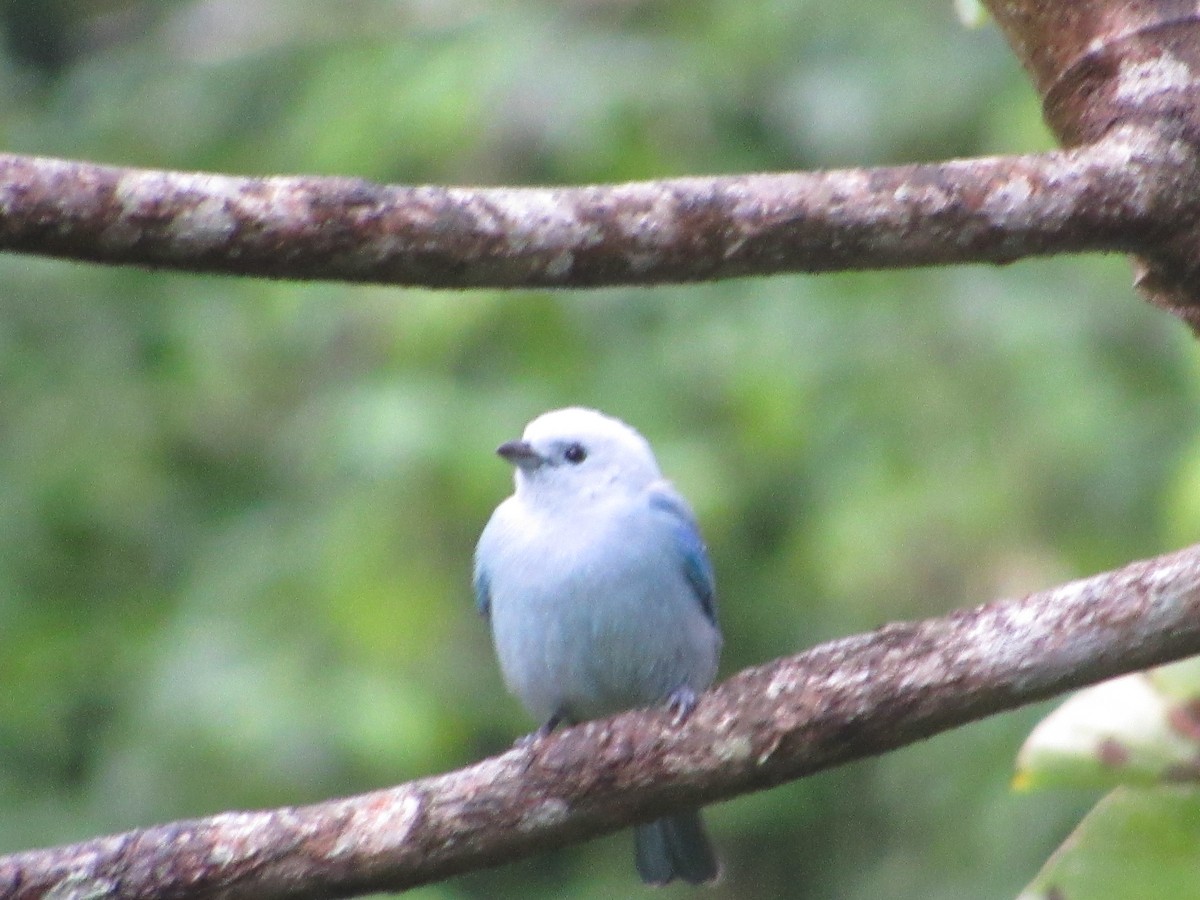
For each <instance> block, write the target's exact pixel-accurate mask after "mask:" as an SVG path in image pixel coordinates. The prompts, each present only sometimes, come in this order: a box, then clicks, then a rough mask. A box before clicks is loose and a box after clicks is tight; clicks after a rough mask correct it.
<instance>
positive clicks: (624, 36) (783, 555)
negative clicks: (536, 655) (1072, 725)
mask: <svg viewBox="0 0 1200 900" xmlns="http://www.w3.org/2000/svg"><path fill="white" fill-rule="evenodd" d="M0 36H2V37H3V39H4V44H3V49H2V53H3V56H2V57H0V146H3V147H4V148H6V149H8V150H11V151H15V152H24V153H36V154H45V155H61V156H68V157H75V158H83V159H90V160H96V161H105V162H112V163H118V164H130V165H145V166H163V167H169V168H176V169H211V170H218V171H227V172H234V173H247V174H272V173H278V172H307V173H328V174H339V175H354V176H361V177H365V178H370V179H376V180H380V181H396V182H422V181H433V182H450V183H471V184H544V183H582V182H591V181H611V180H625V179H636V178H656V177H659V176H666V175H679V174H708V173H722V172H735V171H748V170H756V169H791V168H814V167H827V166H850V165H867V164H882V163H891V162H908V161H914V160H931V159H939V158H943V157H947V156H954V155H972V154H980V153H999V152H1014V151H1025V150H1031V149H1041V148H1045V147H1048V146H1050V145H1051V142H1050V139H1049V137H1048V135H1047V133H1046V131H1045V129H1044V127H1043V126H1042V124H1041V120H1040V116H1039V111H1038V107H1037V103H1036V98H1035V97H1034V96H1033V94H1032V91H1031V89H1030V88H1029V85H1028V83H1027V82H1026V80H1025V78H1024V77H1023V75H1022V73H1021V72H1020V71H1019V69H1018V66H1017V64H1016V62H1015V60H1014V58H1013V57H1012V55H1011V54H1010V53H1009V52H1008V50H1007V48H1006V47H1005V46H1004V44H1003V41H1002V40H1001V38H1000V36H999V35H998V33H997V32H996V31H995V29H994V28H992V27H990V26H988V27H984V28H982V29H978V30H969V29H966V28H964V27H963V26H962V25H961V24H960V23H959V22H958V21H957V20H956V19H955V13H954V9H953V6H952V4H951V2H950V0H922V2H913V3H890V2H884V0H843V2H840V3H836V4H835V3H818V2H815V0H809V2H804V0H791V2H779V0H723V2H709V0H559V2H556V3H549V2H535V0H409V2H400V0H341V2H316V0H236V2H233V0H174V2H170V0H146V2H139V0H8V2H7V3H5V4H3V5H2V6H0ZM1129 282H1130V274H1129V269H1128V266H1127V264H1126V262H1125V261H1124V260H1121V259H1115V258H1113V259H1065V260H1058V261H1043V262H1034V263H1021V264H1018V265H1014V266H1011V267H1009V268H1004V269H1000V268H967V267H963V268H954V269H941V270H928V271H913V272H898V273H885V274H866V275H851V276H822V277H819V278H816V277H776V278H768V279H758V280H742V281H736V282H726V283H722V284H712V285H697V286H688V287H681V288H673V287H663V288H653V289H622V290H604V291H589V292H581V293H573V294H570V293H562V294H552V293H546V292H522V291H513V292H508V293H501V292H491V291H473V292H469V293H441V294H437V293H432V292H427V291H420V290H401V289H381V288H365V287H351V286H343V285H337V284H315V285H300V284H287V283H270V282H265V281H249V280H237V279H232V278H215V277H213V278H209V277H197V276H180V275H176V274H170V273H149V272H141V271H133V270H115V269H104V268H97V267H92V266H83V265H73V264H67V263H58V262H49V261H42V260H37V259H34V258H27V257H17V256H6V257H0V852H6V851H12V850H17V849H22V848H28V847H34V846H39V845H45V844H50V843H57V842H65V841H73V840H78V839H83V838H86V837H89V836H92V835H96V834H100V833H105V832H111V831H117V830H123V829H129V828H134V827H137V826H142V825H148V824H152V823H155V822H161V821H166V820H171V819H177V818H183V817H191V816H200V815H205V814H209V813H215V812H218V811H222V810H226V809H231V808H245V807H260V806H275V805H283V804H296V803H304V802H309V801H315V800H319V799H322V798H325V797H329V796H333V795H341V794H347V793H353V792H359V791H365V790H369V789H372V788H376V787H380V786H384V785H389V784H393V783H396V782H399V781H403V780H407V779H411V778H415V777H419V776H422V775H427V774H431V773H436V772H441V771H444V770H448V769H451V768H454V767H457V766H461V765H463V764H465V763H468V762H470V761H472V760H476V759H478V758H480V757H482V756H484V755H487V754H490V753H494V752H497V751H499V750H502V749H503V748H505V747H506V746H507V745H508V744H509V742H510V741H511V740H512V739H513V738H514V737H516V736H517V735H519V734H522V733H524V732H525V731H527V730H528V729H529V728H530V727H531V725H532V724H533V723H530V722H529V721H527V720H526V719H525V717H524V715H523V714H522V712H521V710H520V709H519V707H518V706H517V704H516V703H515V702H514V701H512V700H510V699H509V698H508V697H507V696H506V695H505V693H504V690H503V688H502V686H501V684H500V680H499V677H498V674H497V671H496V666H495V663H494V660H493V657H492V653H491V648H490V644H489V639H488V635H487V632H486V627H485V624H484V623H483V622H482V621H480V620H479V619H478V618H477V617H476V615H475V612H474V607H473V604H472V598H471V595H470V588H469V570H470V557H471V551H472V548H473V546H474V540H475V538H476V536H477V534H478V532H479V530H480V528H481V527H482V526H483V523H484V522H485V521H486V519H487V516H488V514H489V513H490V511H491V509H492V507H493V506H494V505H495V504H496V502H497V501H498V500H499V499H500V498H501V497H503V496H504V495H506V494H507V492H508V490H509V487H510V481H509V478H510V473H509V471H508V468H507V467H506V466H505V465H503V464H502V462H501V461H500V460H498V459H496V458H495V457H494V456H493V454H492V450H493V448H494V447H495V446H496V445H497V444H498V443H499V442H501V441H502V440H504V439H507V438H510V437H513V436H515V435H516V434H518V433H519V431H520V429H521V428H522V427H523V425H524V423H525V421H526V420H528V419H529V418H531V417H532V416H534V415H535V414H537V413H539V412H541V411H543V410H545V409H548V408H552V407H556V406H562V405H567V404H573V403H580V404H588V405H594V406H597V407H599V408H602V409H604V410H605V411H607V412H610V413H612V414H615V415H618V416H620V417H622V418H624V419H626V420H627V421H629V422H630V423H631V424H633V425H635V426H636V427H638V428H639V429H641V430H642V431H643V432H644V433H645V434H646V435H647V437H649V438H650V440H651V441H652V443H653V444H654V446H655V447H656V449H657V451H658V454H659V458H660V462H661V463H662V465H663V467H664V469H665V470H666V471H667V472H668V474H669V475H670V476H671V477H672V478H673V479H674V480H675V481H676V483H677V484H678V485H679V487H680V488H681V490H682V491H683V492H684V493H685V494H686V495H687V496H688V497H689V498H690V499H691V500H692V502H693V505H694V506H695V507H696V510H697V513H698V515H699V518H700V520H701V523H702V526H703V528H704V531H705V533H706V536H707V538H708V541H709V544H710V547H711V551H712V555H713V558H714V563H715V565H716V570H717V575H718V587H719V593H720V599H721V610H720V613H721V620H722V624H723V626H724V629H725V634H726V654H725V660H724V665H723V671H724V672H725V673H732V672H734V671H736V670H738V669H739V668H741V667H744V666H746V665H749V664H751V663H755V662H761V661H764V660H767V659H770V658H773V657H776V656H779V655H783V654H787V653H791V652H793V651H796V650H798V649H800V648H802V647H805V646H807V645H810V644H813V643H816V642H818V641H822V640H825V639H827V638H831V637H834V636H836V635H841V634H846V633H850V632H855V631H859V630H864V629H868V628H871V627H874V626H876V625H878V624H880V623H882V622H884V621H888V620H893V619H902V618H912V617H919V616H926V615H936V614H939V613H942V612H945V611H947V610H949V609H952V608H954V607H958V606H963V605H970V604H975V603H979V602H982V601H985V600H989V599H993V598H995V597H999V596H1006V595H1013V594H1018V593H1022V592H1025V591H1029V590H1033V589H1037V588H1041V587H1046V586H1050V585H1053V584H1055V583H1057V582H1060V581H1062V580H1066V579H1068V578H1072V577H1076V576H1081V575H1086V574H1090V573H1092V572H1095V571H1098V570H1101V569H1104V568H1108V567H1112V566H1116V565H1119V564H1121V563H1124V562H1126V561H1128V560H1131V559H1134V558H1136V557H1139V556H1143V555H1148V554H1153V553H1156V552H1159V551H1162V550H1166V549H1170V548H1174V547H1176V546H1180V545H1182V544H1184V543H1187V542H1189V541H1191V540H1192V539H1193V538H1194V535H1195V534H1196V532H1197V525H1198V524H1200V439H1198V431H1197V426H1196V417H1195V413H1194V410H1195V404H1196V399H1197V394H1198V375H1200V369H1198V366H1197V362H1198V360H1200V357H1198V355H1197V353H1196V350H1195V346H1194V344H1193V342H1192V341H1191V339H1190V337H1189V336H1188V335H1187V334H1186V332H1185V329H1184V328H1183V327H1182V326H1181V325H1179V324H1177V323H1176V322H1175V321H1174V320H1172V319H1171V318H1170V317H1169V316H1167V315H1166V314H1164V313H1161V312H1157V311H1154V310H1152V309H1151V308H1149V307H1147V306H1145V305H1144V304H1142V303H1140V302H1139V301H1138V300H1137V299H1136V298H1135V297H1134V295H1133V292H1132V290H1131V289H1130V287H1129ZM1046 708H1047V707H1045V706H1043V707H1040V708H1035V709H1029V710H1025V711H1022V712H1018V713H1014V714H1010V715H1005V716H999V717H996V718H994V719H991V720H988V721H986V722H982V723H979V724H977V725H973V726H970V727H967V728H963V729H960V730H958V731H956V732H954V733H952V734H948V735H944V736H942V737H939V738H937V739H934V740H931V741H927V742H925V743H923V744H920V745H918V746H914V747H911V748H908V749H906V750H903V751H900V752H898V753H894V754H891V755H890V756H888V757H887V758H886V759H881V760H878V761H874V762H869V763H862V764H857V765H853V766H849V767H846V768H844V769H841V770H838V771H835V772H830V773H826V774H823V775H820V776H817V777H814V778H810V779H807V780H805V781H803V782H799V783H796V784H791V785H787V786H784V787H782V788H778V789H776V790H773V791H771V792H769V793H765V794H759V795H755V796H750V797H743V798H739V799H737V800H734V801H732V802H729V803H725V804H722V805H720V806H717V807H714V808H713V809H711V810H710V812H709V820H710V823H711V827H712V830H713V832H714V836H715V838H716V840H717V842H718V843H719V845H720V847H721V850H722V854H723V856H724V858H725V860H726V863H727V876H726V879H725V880H724V882H723V883H722V884H721V885H720V886H719V887H718V888H716V889H715V890H713V891H710V892H709V893H707V894H706V895H705V896H711V897H738V898H775V897H822V898H825V897H834V898H871V897H881V896H886V897H903V898H910V897H911V898H932V900H936V898H973V897H1007V896H1012V895H1014V894H1015V893H1016V892H1017V891H1018V890H1019V889H1020V887H1021V886H1022V885H1023V884H1025V882H1026V881H1028V880H1029V878H1031V877H1032V875H1033V874H1034V873H1035V872H1036V871H1037V869H1038V867H1039V865H1040V864H1041V862H1042V860H1044V859H1045V857H1046V856H1047V855H1048V854H1049V852H1050V851H1051V850H1052V848H1053V847H1055V846H1056V845H1057V844H1058V843H1059V842H1060V841H1061V840H1062V838H1063V837H1064V836H1065V835H1066V834H1067V833H1068V831H1069V830H1070V828H1071V827H1072V825H1073V824H1074V823H1075V822H1076V821H1077V820H1078V818H1079V816H1080V815H1081V814H1082V812H1083V811H1084V810H1086V809H1087V808H1088V807H1089V806H1090V805H1091V804H1092V802H1094V800H1095V799H1096V796H1097V795H1095V794H1088V793H1082V792H1081V793H1078V794H1070V793H1049V794H1044V795H1042V794H1038V795H1028V796H1024V795H1017V794H1014V793H1012V792H1011V791H1010V789H1009V785H1008V782H1009V779H1010V776H1011V771H1012V759H1013V756H1014V754H1015V752H1016V749H1017V747H1018V746H1019V744H1020V742H1021V740H1022V738H1023V737H1024V735H1025V734H1026V733H1027V731H1028V729H1029V728H1030V726H1031V725H1032V723H1034V722H1035V721H1036V720H1037V719H1038V718H1039V717H1040V716H1041V715H1043V714H1044V712H1045V711H1046ZM640 891H641V889H640V888H639V887H638V886H637V884H636V882H635V878H634V875H633V871H632V861H631V850H630V841H629V837H628V835H618V836H614V837H612V838H606V839H603V840H598V841H595V842H592V843H591V844H588V845H586V846H581V847H574V848H569V849H566V850H563V851H561V852H557V853H553V854H547V855H545V856H541V857H538V858H535V859H532V860H528V861H524V862H521V863H517V864H514V865H510V866H507V867H504V868H501V869H496V870H492V871H487V872H482V873H477V874H474V875H471V876H468V877H464V878H459V879H455V880H453V881H450V882H447V883H445V884H441V885H435V886H431V887H428V888H425V889H422V890H419V891H415V892H413V894H412V895H413V896H416V897H420V898H423V900H425V898H463V897H578V898H588V897H597V898H599V897H606V898H607V897H611V896H614V895H617V896H621V895H633V894H638V893H639V892H640ZM684 892H685V889H675V888H672V889H668V890H667V891H666V892H665V893H664V895H665V896H671V895H674V894H676V893H678V894H680V895H682V894H683V893H684Z"/></svg>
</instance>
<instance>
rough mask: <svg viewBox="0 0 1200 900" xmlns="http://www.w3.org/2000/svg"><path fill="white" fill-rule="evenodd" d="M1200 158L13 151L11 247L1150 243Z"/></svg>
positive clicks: (1132, 135) (244, 261) (1168, 150)
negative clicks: (117, 158) (107, 160)
mask: <svg viewBox="0 0 1200 900" xmlns="http://www.w3.org/2000/svg"><path fill="white" fill-rule="evenodd" d="M1198 181H1200V179H1198V178H1197V175H1196V157H1195V156H1194V155H1193V154H1192V152H1191V150H1190V148H1189V147H1188V146H1187V145H1186V144H1185V143H1183V142H1180V141H1163V140H1162V139H1160V138H1159V137H1158V135H1157V133H1156V132H1155V131H1153V130H1151V129H1126V130H1123V131H1120V132H1119V133H1116V134H1114V135H1112V136H1110V137H1109V138H1108V139H1107V140H1105V141H1103V142H1101V143H1098V144H1096V145H1094V146H1089V147H1084V148H1080V149H1076V150H1072V151H1065V152H1054V153H1046V154H1041V155H1030V156H1014V157H995V158H985V159H970V160H959V161H952V162H946V163H938V164H928V165H914V166H899V167H895V168H879V169H847V170H842V171H830V172H816V173H785V174H764V175H743V176H733V177H716V178H681V179H672V180H664V181H653V182H642V183H634V184H621V185H597V186H589V187H577V188H524V189H514V188H446V187H432V186H425V187H394V186H382V185H377V184H371V183H368V182H365V181H357V180H349V179H344V178H317V177H281V178H265V179H251V178H236V177H231V176H227V175H201V174H188V173H179V172H163V171H146V170H138V169H122V168H114V167H109V166H100V165H92V164H87V163H81V162H67V161H60V160H50V159H39V158H31V157H22V156H13V155H0V249H8V250H20V251H25V252H30V253H38V254H43V255H48V256H59V257H64V258H70V259H83V260H91V261H95V262H103V263H120V264H134V265H143V266H162V267H169V268H175V269H185V270H190V271H202V272H224V273H238V274H245V275H261V276H268V277H278V278H322V279H341V280H348V281H373V282H382V283H389V284H406V285H426V286H430V287H458V288H461V287H476V286H492V287H520V286H547V287H549V286H557V287H582V286H593V285H612V284H653V283H660V282H671V281H676V282H678V281H697V280H702V279H716V278H727V277H733V276H742V275H768V274H774V273H779V272H825V271H834V270H846V269H878V268H888V267H908V266H915V265H932V264H941V263H966V262H1010V261H1012V260H1014V259H1018V258H1021V257H1025V256H1039V255H1047V254H1056V253H1073V252H1082V251H1140V250H1146V249H1149V248H1151V247H1153V246H1154V245H1155V244H1156V242H1158V241H1160V240H1161V239H1163V237H1164V236H1166V235H1168V234H1169V233H1171V231H1172V229H1173V228H1174V227H1176V226H1177V224H1178V223H1179V221H1180V220H1181V218H1182V217H1184V216H1186V215H1187V214H1188V213H1189V210H1191V208H1192V207H1191V204H1192V196H1193V194H1194V193H1195V191H1194V190H1193V189H1192V186H1193V184H1195V183H1197V182H1198Z"/></svg>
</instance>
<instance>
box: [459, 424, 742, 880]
mask: <svg viewBox="0 0 1200 900" xmlns="http://www.w3.org/2000/svg"><path fill="white" fill-rule="evenodd" d="M496 452H497V453H499V454H500V455H501V456H502V457H504V458H505V459H506V460H508V461H509V462H510V463H512V464H513V465H514V466H516V474H515V481H516V490H515V491H514V492H513V495H512V496H511V497H509V498H507V499H506V500H505V501H504V502H502V503H501V504H500V505H499V506H498V507H497V508H496V511H495V512H494V513H493V514H492V517H491V519H490V520H489V521H488V523H487V527H486V528H484V530H483V534H482V535H481V536H480V538H479V546H478V547H477V548H476V551H475V578H474V582H475V596H476V599H477V601H478V604H479V609H480V611H481V612H482V613H483V614H484V615H485V616H487V617H488V618H490V620H491V624H492V637H493V639H494V641H495V644H496V654H497V656H498V657H499V659H500V669H501V671H502V672H503V674H504V680H505V682H506V683H507V685H508V687H509V689H510V690H511V691H512V692H513V693H514V694H516V696H517V697H518V698H519V699H520V700H521V702H522V703H524V705H525V706H526V708H527V709H528V710H529V711H530V712H531V713H532V714H533V715H534V716H535V717H537V718H538V720H539V721H540V722H541V723H542V725H541V728H539V729H538V731H537V732H535V738H536V737H537V736H542V735H546V734H549V733H550V731H551V730H553V728H554V727H555V726H556V725H558V724H559V723H572V722H580V721H584V720H587V719H594V718H599V717H602V716H608V715H612V714H613V713H616V712H618V711H621V710H625V709H630V708H632V707H636V706H648V705H652V704H657V703H669V704H670V705H671V707H672V708H673V709H674V710H675V711H676V714H677V716H678V717H679V718H682V717H684V716H686V715H687V714H688V713H689V712H691V710H692V708H693V707H694V706H695V705H696V696H697V694H699V693H700V692H701V691H703V690H704V689H705V688H707V687H708V686H709V684H711V683H712V680H713V676H714V675H715V674H716V671H717V658H718V656H719V654H720V650H721V633H720V631H719V630H718V628H717V624H716V608H715V596H714V592H713V573H712V565H711V564H710V563H709V560H708V553H707V552H706V550H705V548H704V542H703V540H702V539H701V537H700V533H699V531H698V530H697V528H696V523H695V519H694V518H693V516H692V512H691V510H690V509H689V508H688V505H687V502H686V501H685V500H684V499H683V498H682V497H681V496H679V494H678V493H676V491H675V489H674V488H673V487H672V486H671V484H670V483H669V482H667V481H665V480H664V479H663V477H662V474H661V473H660V472H659V469H658V463H657V462H655V459H654V453H653V452H652V451H651V449H650V445H649V444H648V443H647V442H646V439H645V438H643V437H642V436H641V435H640V434H638V433H637V432H636V431H634V430H633V429H632V428H630V427H629V426H628V425H626V424H624V423H623V422H619V421H617V420H616V419H613V418H610V417H608V416H605V415H603V414H601V413H598V412H596V411H595V410H591V409H581V408H577V407H573V408H570V409H560V410H555V411H553V412H548V413H545V414H543V415H541V416H539V417H538V418H536V419H534V420H533V421H532V422H530V423H529V425H528V426H527V427H526V428H525V433H524V435H523V436H522V437H521V439H520V440H515V441H509V442H508V443H505V444H501V445H500V447H499V448H498V449H497V451H496ZM634 844H635V849H636V856H637V869H638V873H639V874H640V875H641V877H642V880H644V881H646V882H648V883H650V884H666V883H667V882H669V881H671V880H672V879H673V878H676V877H678V878H682V879H683V880H685V881H689V882H691V883H693V884H699V883H701V882H706V881H711V880H713V879H715V878H716V877H717V875H718V872H719V866H718V863H717V859H716V856H715V854H714V853H713V850H712V847H711V845H710V844H709V841H708V838H707V836H706V835H705V832H704V827H703V825H702V824H701V821H700V815H699V812H698V811H689V812H685V813H677V814H675V815H673V816H671V817H669V818H665V819H660V820H658V821H656V822H653V823H651V824H649V825H641V826H638V827H637V829H636V830H635V832H634Z"/></svg>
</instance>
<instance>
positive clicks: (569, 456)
mask: <svg viewBox="0 0 1200 900" xmlns="http://www.w3.org/2000/svg"><path fill="white" fill-rule="evenodd" d="M563 459H565V460H566V461H567V462H569V463H571V465H574V466H577V465H579V464H580V463H581V462H583V461H584V460H585V459H587V451H586V450H584V449H583V445H582V444H571V445H569V446H568V447H567V449H566V450H564V451H563Z"/></svg>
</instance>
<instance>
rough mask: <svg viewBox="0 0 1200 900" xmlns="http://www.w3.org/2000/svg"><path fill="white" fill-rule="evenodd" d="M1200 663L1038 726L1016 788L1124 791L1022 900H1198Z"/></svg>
mask: <svg viewBox="0 0 1200 900" xmlns="http://www.w3.org/2000/svg"><path fill="white" fill-rule="evenodd" d="M1197 782H1200V658H1192V659H1186V660H1183V661H1182V662H1177V663H1174V664H1173V665H1169V666H1162V667H1159V668H1157V669H1151V670H1150V671H1147V672H1135V673H1133V674H1131V675H1125V676H1122V677H1121V678H1114V679H1112V680H1111V681H1105V682H1103V683H1102V684H1098V685H1095V686H1093V687H1090V688H1087V689H1085V690H1082V691H1079V692H1078V693H1076V694H1074V695H1073V696H1072V697H1070V698H1069V699H1068V700H1067V701H1066V702H1065V703H1063V705H1062V706H1060V707H1059V708H1058V709H1056V710H1054V712H1052V713H1051V714H1050V715H1048V716H1047V717H1046V718H1045V719H1043V720H1042V721H1041V722H1039V723H1038V726H1037V727H1036V728H1034V729H1033V732H1032V733H1031V734H1030V735H1029V739H1028V740H1026V741H1025V744H1024V746H1023V747H1022V748H1021V752H1020V754H1019V755H1018V757H1017V774H1016V778H1015V780H1014V783H1015V784H1016V786H1017V787H1019V788H1021V789H1024V790H1029V789H1036V788H1043V787H1047V786H1049V787H1062V786H1068V787H1092V788H1095V787H1110V786H1112V785H1118V787H1117V788H1116V789H1115V790H1114V791H1113V792H1112V793H1110V794H1108V795H1107V796H1106V797H1104V798H1103V799H1102V800H1101V801H1100V803H1099V804H1097V806H1096V808H1095V809H1093V810H1092V811H1091V812H1090V813H1088V815H1087V816H1086V817H1085V818H1084V820H1083V822H1082V823H1080V825H1079V827H1078V828H1077V829H1076V830H1075V831H1074V832H1072V834H1071V836H1070V837H1069V838H1068V839H1067V840H1066V841H1065V842H1064V843H1063V845H1062V846H1061V847H1060V848H1059V849H1058V851H1057V852H1056V853H1055V854H1054V855H1053V856H1052V857H1051V858H1050V860H1049V861H1048V862H1047V864H1046V865H1045V866H1044V867H1043V869H1042V871H1041V872H1039V873H1038V876H1037V878H1036V879H1034V881H1033V883H1032V884H1030V886H1029V887H1028V888H1027V889H1026V891H1024V892H1023V893H1022V894H1021V895H1020V896H1021V900H1039V898H1046V900H1068V898H1074V897H1087V898H1097V900H1106V898H1112V900H1124V898H1128V900H1136V898H1141V897H1147V896H1154V897H1179V898H1189V897H1200V882H1198V881H1197V880H1196V877H1195V869H1196V857H1197V854H1198V852H1200V791H1198V790H1197V787H1196V785H1197Z"/></svg>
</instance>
